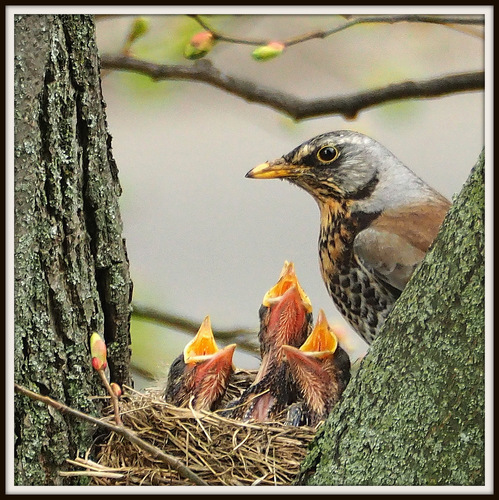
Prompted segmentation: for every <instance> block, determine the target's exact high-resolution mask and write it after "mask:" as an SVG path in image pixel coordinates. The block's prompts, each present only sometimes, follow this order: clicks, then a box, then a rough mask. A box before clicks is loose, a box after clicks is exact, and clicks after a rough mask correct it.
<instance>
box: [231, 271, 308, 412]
mask: <svg viewBox="0 0 499 500" xmlns="http://www.w3.org/2000/svg"><path fill="white" fill-rule="evenodd" d="M259 315H260V331H259V334H258V338H259V340H260V353H261V356H262V361H261V363H260V367H259V369H258V372H257V374H256V377H255V380H254V381H253V383H252V384H251V385H250V386H249V387H248V388H247V389H246V390H245V391H244V392H243V394H242V395H241V397H240V398H239V399H238V400H237V401H234V402H232V403H231V404H230V405H229V406H230V408H229V411H228V412H224V414H226V415H230V416H232V417H233V418H238V419H243V420H249V419H253V420H257V421H260V422H263V421H266V420H269V419H270V418H273V417H275V416H276V415H277V414H278V413H280V412H281V411H282V410H283V409H284V408H285V406H287V405H288V404H289V402H290V401H291V400H294V398H295V395H294V393H293V386H292V384H291V381H290V374H289V369H288V366H287V365H286V364H285V363H284V362H283V353H282V346H283V345H284V344H289V345H294V346H297V347H299V346H300V345H302V344H303V342H305V340H306V339H307V337H308V335H309V333H310V332H311V329H312V323H313V319H312V304H311V303H310V299H309V298H308V297H307V295H306V294H305V292H304V291H303V289H302V287H301V286H300V283H299V282H298V278H297V276H296V273H295V268H294V265H293V263H292V262H287V261H286V262H284V266H283V268H282V270H281V274H280V276H279V280H278V281H277V283H276V284H275V285H274V286H273V287H271V288H270V289H269V291H268V292H267V293H266V294H265V295H264V297H263V300H262V305H261V306H260V309H259Z"/></svg>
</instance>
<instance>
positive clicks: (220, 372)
mask: <svg viewBox="0 0 499 500" xmlns="http://www.w3.org/2000/svg"><path fill="white" fill-rule="evenodd" d="M235 348H236V344H230V345H228V346H226V347H224V348H223V349H218V347H217V344H216V342H215V338H214V337H213V331H212V329H211V322H210V317H209V316H206V318H205V319H204V320H203V322H202V324H201V326H200V328H199V330H198V332H197V334H196V336H195V337H194V339H192V340H191V341H190V342H189V343H188V344H187V345H186V346H185V348H184V351H183V352H182V354H180V355H179V356H178V357H177V358H176V359H175V360H174V361H173V363H172V364H171V366H170V370H169V372H168V380H167V384H166V388H165V393H164V397H165V400H166V401H167V402H169V403H171V404H173V405H175V406H179V407H185V406H189V404H191V405H192V407H193V408H194V409H195V410H215V409H216V408H217V407H218V406H219V405H220V403H221V401H222V399H223V396H224V394H225V391H226V390H227V387H228V385H229V381H230V377H231V375H232V373H233V372H234V365H233V363H232V356H233V354H234V349H235Z"/></svg>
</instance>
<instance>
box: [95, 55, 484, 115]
mask: <svg viewBox="0 0 499 500" xmlns="http://www.w3.org/2000/svg"><path fill="white" fill-rule="evenodd" d="M101 65H102V68H104V69H110V70H118V71H132V72H135V73H141V74H143V75H146V76H149V77H150V78H152V79H153V80H191V81H195V82H202V83H207V84H209V85H212V86H214V87H217V88H219V89H222V90H225V91H226V92H229V93H231V94H234V95H237V96H239V97H241V98H243V99H245V100H247V101H250V102H256V103H259V104H262V105H265V106H268V107H271V108H273V109H275V110H277V111H280V112H282V113H285V114H287V115H288V116H290V117H291V118H293V119H295V120H304V119H307V118H316V117H319V116H325V115H334V114H339V115H343V116H345V117H346V118H349V119H353V118H355V117H356V116H357V114H358V113H359V111H361V110H364V109H367V108H370V107H373V106H377V105H379V104H383V103H387V102H390V101H395V100H400V99H428V98H432V97H439V96H442V95H446V94H452V93H457V92H471V91H478V90H483V88H484V86H485V73H484V72H483V71H476V72H470V73H460V74H453V75H447V76H443V77H439V78H433V79H431V80H420V81H406V82H401V83H393V84H391V85H387V86H386V87H380V88H377V89H371V90H366V91H363V92H358V93H356V94H350V95H346V96H333V97H327V98H318V99H310V100H307V99H302V98H299V97H296V96H294V95H292V94H288V93H285V92H281V91H279V90H276V89H271V88H266V87H263V86H260V85H258V84H256V83H255V82H252V81H248V80H244V79H241V78H237V77H233V76H230V75H227V74H224V73H222V72H221V71H220V70H218V69H217V68H215V67H214V66H213V64H212V63H211V62H210V61H209V60H207V59H202V60H199V61H196V62H195V63H194V64H193V65H185V66H183V65H167V64H155V63H151V62H148V61H144V60H140V59H134V58H132V57H127V56H121V55H117V56H106V55H104V56H102V59H101Z"/></svg>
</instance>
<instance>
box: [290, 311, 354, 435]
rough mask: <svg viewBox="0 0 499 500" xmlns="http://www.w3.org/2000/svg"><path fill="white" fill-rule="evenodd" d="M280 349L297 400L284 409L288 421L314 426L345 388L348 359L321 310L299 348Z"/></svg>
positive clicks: (347, 378) (348, 368) (348, 366)
mask: <svg viewBox="0 0 499 500" xmlns="http://www.w3.org/2000/svg"><path fill="white" fill-rule="evenodd" d="M282 349H283V352H284V356H285V361H286V363H287V364H288V365H289V369H290V372H291V375H292V378H293V383H294V384H296V387H297V391H298V402H297V403H296V404H294V405H292V407H291V408H290V410H289V411H288V423H289V424H291V425H303V424H305V425H311V426H315V425H317V424H318V423H319V422H320V421H321V420H323V419H324V418H326V417H327V415H328V414H329V412H330V411H331V408H332V407H333V406H334V405H335V404H336V403H337V402H338V400H339V398H340V396H341V394H342V393H343V391H344V390H345V387H346V386H347V384H348V382H349V380H350V358H349V357H348V354H347V353H346V352H345V351H344V350H343V349H342V348H341V347H340V346H339V345H338V341H337V338H336V335H335V334H334V332H333V331H332V330H331V328H330V327H329V324H328V322H327V319H326V315H325V314H324V311H323V310H322V309H321V310H320V311H319V314H318V317H317V323H316V325H315V327H314V329H313V331H312V333H311V334H310V336H309V337H308V338H307V340H306V341H305V342H304V344H303V345H302V346H301V347H300V348H299V349H297V348H296V347H294V346H289V345H284V346H283V347H282Z"/></svg>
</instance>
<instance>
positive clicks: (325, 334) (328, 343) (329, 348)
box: [300, 309, 338, 358]
mask: <svg viewBox="0 0 499 500" xmlns="http://www.w3.org/2000/svg"><path fill="white" fill-rule="evenodd" d="M337 347H338V339H337V338H336V335H335V334H334V332H333V330H331V327H330V326H329V323H328V321H327V319H326V315H325V314H324V311H323V310H322V309H320V310H319V314H318V315H317V322H316V324H315V326H314V329H313V330H312V333H311V334H310V335H309V336H308V338H307V340H305V342H304V343H303V345H302V346H301V347H300V351H301V352H303V353H304V354H307V355H309V356H314V357H316V358H321V357H324V356H329V355H330V354H333V353H334V352H335V351H336V348H337Z"/></svg>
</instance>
